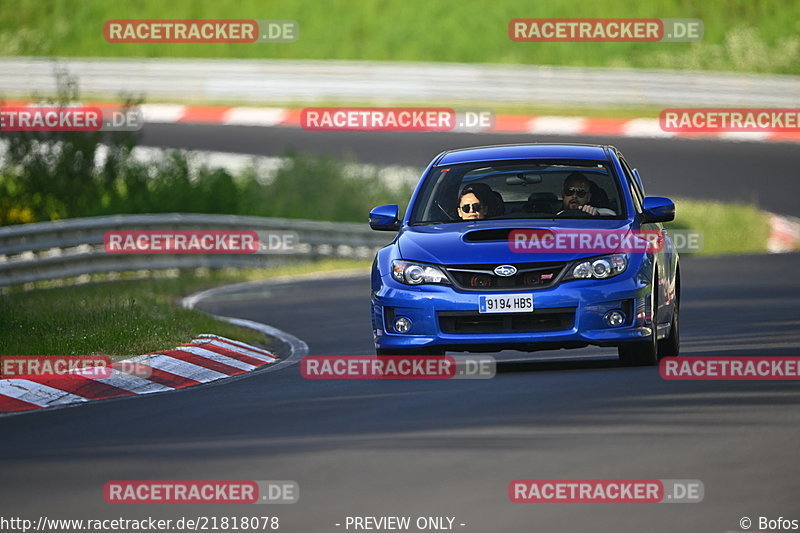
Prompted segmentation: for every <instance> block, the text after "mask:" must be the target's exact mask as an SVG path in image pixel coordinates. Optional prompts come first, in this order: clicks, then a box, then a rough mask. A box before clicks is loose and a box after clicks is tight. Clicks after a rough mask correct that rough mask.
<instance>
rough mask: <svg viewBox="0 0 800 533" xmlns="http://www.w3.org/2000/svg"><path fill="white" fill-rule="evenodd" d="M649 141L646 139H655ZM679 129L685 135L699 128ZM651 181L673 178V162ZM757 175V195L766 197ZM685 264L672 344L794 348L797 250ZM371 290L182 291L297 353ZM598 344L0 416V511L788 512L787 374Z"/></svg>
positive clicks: (602, 518)
mask: <svg viewBox="0 0 800 533" xmlns="http://www.w3.org/2000/svg"><path fill="white" fill-rule="evenodd" d="M272 133H274V132H270V134H272ZM472 138H476V137H475V136H473V137H472ZM492 138H493V139H495V140H494V141H492V142H498V141H500V139H497V136H492ZM624 141H625V143H623V142H619V143H618V144H619V145H620V147H621V148H622V149H623V150H625V151H628V152H630V158H631V159H632V160H633V161H634V162H635V164H637V165H638V166H639V167H640V168H641V169H642V170H643V172H644V168H645V167H646V166H651V165H652V166H653V171H654V172H652V173H651V174H656V173H657V171H659V170H660V171H661V172H664V169H663V168H660V167H658V166H656V164H655V163H653V162H652V161H648V160H647V157H646V154H642V153H640V152H637V151H636V150H631V149H629V148H627V144H626V143H629V142H642V143H645V141H633V140H624ZM480 142H483V141H482V140H481V141H480ZM649 142H650V145H649V146H650V148H649V150H650V151H649V152H648V153H654V152H658V151H659V150H663V149H664V148H663V147H664V146H665V144H667V145H669V142H673V141H669V142H667V141H649ZM681 143H683V141H681ZM717 144H718V145H719V150H720V153H725V154H726V155H727V156H728V157H731V158H733V157H740V156H741V157H743V158H744V159H746V160H747V161H749V164H750V165H751V166H757V165H758V162H757V161H751V158H757V157H758V156H759V154H763V153H765V152H764V151H770V150H775V151H776V152H775V153H779V154H782V157H784V158H785V161H786V163H785V164H786V165H788V164H789V160H790V157H791V154H796V153H797V152H796V150H797V148H796V147H794V146H786V145H775V146H774V147H773V146H766V147H762V146H761V145H750V144H747V150H746V152H747V154H745V155H746V156H747V157H745V155H742V153H741V152H742V151H743V148H742V146H745V145H738V144H731V143H717ZM670 146H671V145H670ZM681 146H686V147H688V148H687V150H688V152H691V153H693V154H695V157H697V158H700V157H702V153H703V152H702V149H701V148H702V145H700V146H697V147H695V146H694V145H691V144H685V145H684V144H681ZM725 147H727V148H725ZM437 148H438V147H434V148H431V150H430V152H431V153H433V152H436V151H437ZM215 149H221V147H219V146H217V147H215ZM424 149H426V148H424V147H422V146H417V147H416V148H414V147H410V148H409V149H408V151H409V152H414V151H415V150H417V151H422V150H424ZM404 150H405V148H404V149H403V150H399V149H397V150H396V151H398V152H400V151H404ZM748 154H749V155H748ZM664 157H666V156H664ZM686 157H689V155H687V153H678V154H673V155H672V157H671V158H670V159H671V160H673V161H674V162H679V161H681V160H683V159H685V158H686ZM425 159H427V156H426V157H425ZM706 164H707V165H712V163H706ZM713 181H716V183H717V184H718V186H719V184H720V183H722V182H724V181H725V176H724V175H715V180H713ZM781 183H782V185H781V186H782V187H787V188H791V187H796V186H797V185H796V183H794V182H793V181H792V180H786V179H784V180H783V181H782V182H781ZM761 184H762V186H763V181H762V182H761ZM663 187H664V190H663V192H664V193H666V194H673V191H674V189H673V188H672V184H671V183H669V182H668V183H665V184H664V185H663ZM785 190H787V191H788V190H790V189H785ZM650 192H651V193H655V192H656V191H650ZM659 192H661V191H659ZM774 193H775V191H765V194H764V197H765V199H766V198H775V199H780V198H779V195H777V194H774ZM788 194H789V193H788V192H787V195H788ZM776 210H777V208H776ZM783 212H787V211H786V210H784V211H783ZM788 214H792V213H791V212H788ZM682 269H683V270H682V272H683V305H682V311H683V314H682V336H683V345H682V349H683V354H684V355H687V356H709V355H763V356H780V355H784V356H788V355H795V356H796V355H800V311H798V306H797V294H800V277H798V276H797V275H796V273H797V272H798V270H800V254H787V255H770V256H744V257H735V258H710V259H692V258H684V262H683V264H682ZM368 297H369V282H368V279H367V277H366V276H356V277H351V278H346V279H340V280H332V279H327V280H315V281H303V282H292V283H283V284H268V285H267V284H265V285H263V286H258V287H255V288H254V287H252V286H251V287H248V288H247V289H243V290H242V291H240V292H237V293H231V294H227V295H225V296H220V297H219V298H217V299H214V300H208V301H205V302H204V303H202V304H201V305H200V307H201V308H203V309H206V310H208V311H211V312H214V313H218V314H223V315H226V316H236V317H241V318H246V319H251V320H256V321H259V322H265V323H267V324H270V325H273V326H276V327H278V328H280V329H283V330H285V331H287V332H289V333H291V334H293V335H296V336H297V337H299V338H301V339H303V340H305V341H306V342H307V343H308V345H309V349H310V353H311V354H316V355H324V354H366V353H370V350H371V331H370V325H369V317H368V314H367V313H368V305H367V302H368ZM613 355H614V354H613V351H612V350H609V349H583V350H577V351H560V352H539V353H538V354H536V355H535V357H530V356H526V355H524V354H519V353H517V352H503V353H502V354H499V359H500V360H501V364H500V366H499V370H500V372H499V374H498V375H497V376H496V377H495V378H494V379H491V380H472V381H466V380H460V381H391V382H390V381H316V380H315V381H310V380H304V379H303V378H302V377H301V376H300V374H299V369H298V367H297V366H296V365H295V366H289V367H287V368H284V369H282V370H278V371H275V372H271V373H264V374H255V375H252V376H249V377H247V378H245V379H239V380H236V381H233V382H229V383H223V384H220V385H214V386H205V387H199V388H196V389H190V390H186V391H183V392H177V393H167V394H161V395H156V396H151V397H141V398H135V399H124V400H118V401H108V402H97V403H94V404H91V405H86V406H81V407H77V408H68V409H61V410H55V411H44V412H36V413H31V414H25V415H21V416H13V417H4V418H0V516H5V517H9V516H20V517H25V518H30V519H35V518H37V517H38V516H39V515H45V516H48V517H50V518H84V519H85V518H114V517H126V518H144V517H147V516H153V517H164V518H175V517H179V516H189V517H197V516H203V515H205V516H209V515H218V516H223V515H227V516H231V515H237V516H262V515H265V514H271V515H277V516H279V517H280V519H281V531H287V532H304V533H305V532H309V533H314V532H335V531H345V529H344V527H336V526H335V524H337V523H340V524H343V523H344V519H345V517H346V516H349V515H358V516H364V515H367V516H379V515H400V516H413V517H416V516H419V515H426V516H428V515H430V516H453V517H455V519H456V520H455V523H456V524H457V525H456V527H455V529H456V530H457V531H464V532H480V533H487V532H523V531H525V532H528V531H536V532H571V531H599V532H645V531H646V532H704V533H706V532H724V531H739V530H740V528H739V520H740V518H741V517H744V516H748V517H750V518H751V519H753V521H754V522H756V523H757V520H758V517H759V516H766V517H769V518H773V519H774V518H778V517H779V516H782V517H785V518H792V519H800V507H798V505H797V499H798V496H800V461H798V460H797V442H798V438H799V437H800V429H798V422H799V421H800V415H798V408H800V384H798V383H797V382H788V381H786V382H780V381H775V382H673V381H664V380H662V379H661V378H660V377H659V375H658V371H657V369H655V368H630V369H629V368H620V367H618V366H617V363H616V360H615V358H614V357H613ZM519 478H533V479H547V478H551V479H552V478H556V479H564V478H568V479H575V478H580V479H591V478H613V479H635V478H646V479H699V480H701V481H702V482H703V483H704V485H705V499H704V501H703V502H702V503H697V504H513V503H510V502H509V500H508V497H507V487H508V483H509V482H510V481H511V480H514V479H519ZM124 479H257V480H270V479H273V480H279V479H290V480H295V481H297V482H298V483H299V485H300V501H299V503H297V504H294V505H286V506H248V507H242V506H206V507H199V506H112V505H108V504H105V503H104V502H103V497H102V487H103V484H104V483H105V482H106V481H109V480H124ZM461 523H463V524H465V526H463V527H462V526H460V525H458V524H461ZM752 529H753V530H755V529H756V528H755V527H754V528H752ZM351 531H352V530H351ZM412 531H414V530H412Z"/></svg>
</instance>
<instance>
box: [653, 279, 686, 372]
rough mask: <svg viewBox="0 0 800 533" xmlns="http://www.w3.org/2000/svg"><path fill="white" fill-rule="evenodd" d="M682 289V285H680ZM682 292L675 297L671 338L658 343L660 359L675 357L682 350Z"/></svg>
mask: <svg viewBox="0 0 800 533" xmlns="http://www.w3.org/2000/svg"><path fill="white" fill-rule="evenodd" d="M679 287H680V285H679ZM680 301H681V298H680V292H678V293H677V294H676V296H675V309H674V310H673V311H672V325H671V326H670V328H669V336H667V337H666V338H664V339H661V340H660V341H658V358H659V359H661V358H662V357H675V356H677V355H678V354H679V353H680V350H681V330H680V324H681V322H680V307H681V306H680Z"/></svg>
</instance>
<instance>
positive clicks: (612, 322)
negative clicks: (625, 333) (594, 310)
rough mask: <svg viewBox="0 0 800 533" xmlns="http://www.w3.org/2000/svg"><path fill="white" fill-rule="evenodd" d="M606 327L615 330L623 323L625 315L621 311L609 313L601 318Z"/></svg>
mask: <svg viewBox="0 0 800 533" xmlns="http://www.w3.org/2000/svg"><path fill="white" fill-rule="evenodd" d="M603 320H605V322H606V325H607V326H610V327H612V328H617V327H619V326H621V325H622V324H624V323H625V313H623V312H622V311H609V312H608V313H606V314H605V316H604V317H603Z"/></svg>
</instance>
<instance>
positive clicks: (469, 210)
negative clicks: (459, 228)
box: [458, 184, 492, 220]
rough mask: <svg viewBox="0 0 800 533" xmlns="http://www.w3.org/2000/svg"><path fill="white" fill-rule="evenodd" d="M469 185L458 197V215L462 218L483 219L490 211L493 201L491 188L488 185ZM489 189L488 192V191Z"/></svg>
mask: <svg viewBox="0 0 800 533" xmlns="http://www.w3.org/2000/svg"><path fill="white" fill-rule="evenodd" d="M478 185H480V184H476V185H467V186H466V187H464V188H463V189H462V190H461V196H460V197H459V199H458V216H459V217H461V220H482V219H484V218H486V214H487V213H488V212H489V205H490V204H491V202H492V197H491V189H489V187H488V186H484V187H485V188H484V187H480V186H478ZM487 190H488V192H487Z"/></svg>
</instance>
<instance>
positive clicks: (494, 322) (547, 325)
mask: <svg viewBox="0 0 800 533" xmlns="http://www.w3.org/2000/svg"><path fill="white" fill-rule="evenodd" d="M438 316H439V328H440V329H441V330H442V333H453V334H459V333H463V334H466V333H541V332H544V331H564V330H569V329H572V326H573V324H574V323H575V308H574V307H563V308H555V309H538V310H536V311H533V312H532V313H497V314H476V313H473V312H471V311H467V312H454V311H441V312H439V313H438Z"/></svg>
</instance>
